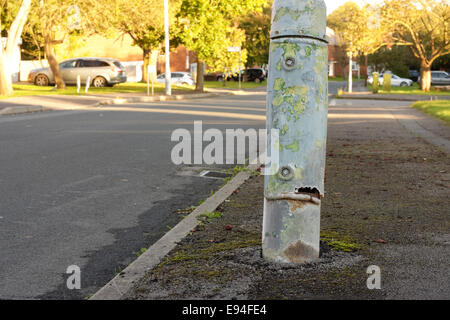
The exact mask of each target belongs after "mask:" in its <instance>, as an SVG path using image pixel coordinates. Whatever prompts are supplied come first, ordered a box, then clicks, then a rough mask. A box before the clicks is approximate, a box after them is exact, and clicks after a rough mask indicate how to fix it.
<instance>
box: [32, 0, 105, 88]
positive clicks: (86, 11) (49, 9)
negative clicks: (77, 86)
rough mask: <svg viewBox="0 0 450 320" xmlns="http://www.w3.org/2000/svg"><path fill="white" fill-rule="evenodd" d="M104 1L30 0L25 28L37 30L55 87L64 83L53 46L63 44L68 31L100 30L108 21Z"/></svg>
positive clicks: (85, 31) (94, 31)
mask: <svg viewBox="0 0 450 320" xmlns="http://www.w3.org/2000/svg"><path fill="white" fill-rule="evenodd" d="M107 4H108V2H107V1H99V0H33V10H32V12H31V14H30V16H29V22H28V23H27V25H26V29H27V32H35V33H36V30H38V33H37V34H38V36H40V37H41V38H42V43H43V45H44V52H45V56H46V58H47V60H48V63H49V66H50V69H51V71H52V73H53V75H54V78H55V83H56V88H57V89H65V87H66V84H65V83H64V80H63V78H62V74H61V70H60V68H59V63H58V59H57V56H56V53H55V46H56V45H58V44H62V43H63V42H64V40H65V39H66V37H67V36H68V35H69V34H70V33H74V32H75V33H84V34H86V35H89V34H93V33H96V32H98V31H100V30H103V29H104V28H105V27H106V26H105V24H106V25H107V24H108V21H109V20H108V19H109V17H108V11H107V10H106V9H105V6H106V5H107Z"/></svg>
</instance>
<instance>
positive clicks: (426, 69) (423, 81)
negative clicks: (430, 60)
mask: <svg viewBox="0 0 450 320" xmlns="http://www.w3.org/2000/svg"><path fill="white" fill-rule="evenodd" d="M420 89H421V90H422V91H425V92H428V91H430V89H431V64H427V63H426V62H425V61H422V62H421V63H420Z"/></svg>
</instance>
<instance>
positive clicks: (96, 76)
mask: <svg viewBox="0 0 450 320" xmlns="http://www.w3.org/2000/svg"><path fill="white" fill-rule="evenodd" d="M59 67H60V68H61V74H62V77H63V80H64V82H65V83H66V84H76V83H77V78H78V76H80V80H81V83H82V84H86V82H87V79H88V77H90V79H91V85H92V86H93V87H97V88H101V87H105V86H113V85H115V84H118V83H123V82H126V81H127V75H126V72H125V68H124V66H123V65H122V64H121V63H120V62H119V61H117V60H114V59H109V58H73V59H69V60H65V61H63V62H61V63H60V64H59ZM28 81H29V82H31V83H34V84H35V85H37V86H48V85H51V84H54V83H55V78H54V76H53V73H52V71H51V70H50V68H41V69H35V70H32V71H31V72H30V74H29V75H28Z"/></svg>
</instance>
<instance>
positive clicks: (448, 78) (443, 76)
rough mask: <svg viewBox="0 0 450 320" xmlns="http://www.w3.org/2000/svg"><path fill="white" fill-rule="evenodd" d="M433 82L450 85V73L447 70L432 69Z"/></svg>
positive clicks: (437, 84)
mask: <svg viewBox="0 0 450 320" xmlns="http://www.w3.org/2000/svg"><path fill="white" fill-rule="evenodd" d="M431 84H432V85H433V86H445V85H450V75H449V74H448V73H447V72H445V71H431Z"/></svg>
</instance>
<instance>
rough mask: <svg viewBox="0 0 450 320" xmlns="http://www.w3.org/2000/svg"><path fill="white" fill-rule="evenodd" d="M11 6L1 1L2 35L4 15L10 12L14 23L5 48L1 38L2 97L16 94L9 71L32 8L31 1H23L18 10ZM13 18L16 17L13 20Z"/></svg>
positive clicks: (0, 84) (0, 76)
mask: <svg viewBox="0 0 450 320" xmlns="http://www.w3.org/2000/svg"><path fill="white" fill-rule="evenodd" d="M9 4H10V3H9V2H8V1H5V0H1V1H0V8H1V10H2V11H1V13H2V15H1V17H0V34H1V35H2V34H3V33H2V32H1V31H2V30H3V26H2V19H3V18H6V17H7V15H6V14H4V13H5V12H6V11H8V15H9V17H10V18H11V21H12V22H11V24H10V26H9V30H8V31H7V40H6V46H5V47H4V45H3V41H1V37H0V95H2V96H4V95H12V94H13V93H14V91H13V87H12V79H11V73H10V71H9V63H10V61H11V59H12V56H13V52H14V49H15V48H16V47H17V45H18V43H19V38H20V36H21V34H22V30H23V27H24V25H25V23H26V21H27V18H28V14H29V12H30V7H31V0H23V1H22V3H21V4H20V6H18V8H15V6H14V4H17V3H13V4H12V5H10V6H8V5H9ZM13 16H15V17H14V18H12V17H13ZM5 27H7V26H5Z"/></svg>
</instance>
